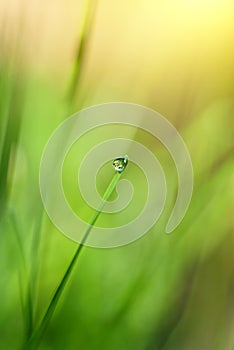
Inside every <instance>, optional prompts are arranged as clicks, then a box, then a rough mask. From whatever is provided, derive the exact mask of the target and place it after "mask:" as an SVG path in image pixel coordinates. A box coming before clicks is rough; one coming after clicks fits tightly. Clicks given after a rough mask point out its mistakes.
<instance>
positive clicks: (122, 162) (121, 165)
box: [112, 156, 128, 173]
mask: <svg viewBox="0 0 234 350" xmlns="http://www.w3.org/2000/svg"><path fill="white" fill-rule="evenodd" d="M127 164H128V156H125V157H119V158H115V159H114V160H113V163H112V166H113V168H114V169H115V171H117V172H118V173H122V171H124V169H125V168H126V166H127Z"/></svg>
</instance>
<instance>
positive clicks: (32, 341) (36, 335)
mask: <svg viewBox="0 0 234 350" xmlns="http://www.w3.org/2000/svg"><path fill="white" fill-rule="evenodd" d="M120 177H121V173H120V172H116V173H115V175H114V177H113V179H112V181H111V182H110V184H109V186H108V187H107V189H106V191H105V193H104V195H103V197H102V201H101V203H100V206H99V208H98V209H97V210H96V211H95V213H94V215H93V217H92V219H91V220H90V223H89V226H88V228H87V230H86V231H85V233H84V236H83V238H82V241H81V243H80V245H79V246H78V248H77V250H76V252H75V254H74V256H73V258H72V260H71V262H70V264H69V265H68V268H67V270H66V272H65V274H64V276H63V278H62V280H61V281H60V283H59V285H58V287H57V289H56V291H55V293H54V295H53V297H52V299H51V301H50V303H49V306H48V308H47V310H46V312H45V314H44V316H43V318H42V320H41V321H40V324H39V326H38V327H37V328H36V329H35V331H34V332H33V333H32V335H31V337H30V338H29V340H28V341H27V342H26V344H25V345H24V347H23V349H25V350H26V349H27V350H29V349H30V350H32V349H36V348H37V346H38V345H39V342H40V339H41V337H42V335H43V333H44V331H45V329H46V326H47V325H48V323H49V321H50V319H51V317H52V315H53V313H54V310H55V308H56V306H57V304H58V302H59V300H60V297H61V294H62V292H63V290H64V288H65V286H66V284H67V282H68V280H69V277H70V275H71V273H72V271H73V269H74V267H75V264H76V262H77V260H78V258H79V256H80V253H81V251H82V249H83V247H84V243H85V242H86V240H87V238H88V235H89V233H90V231H91V230H92V228H93V226H94V224H95V222H96V221H97V219H98V217H99V216H100V214H101V213H102V210H103V207H104V205H105V203H106V201H107V200H108V198H109V197H110V195H111V194H112V192H113V190H114V189H115V187H116V184H117V183H118V181H119V179H120Z"/></svg>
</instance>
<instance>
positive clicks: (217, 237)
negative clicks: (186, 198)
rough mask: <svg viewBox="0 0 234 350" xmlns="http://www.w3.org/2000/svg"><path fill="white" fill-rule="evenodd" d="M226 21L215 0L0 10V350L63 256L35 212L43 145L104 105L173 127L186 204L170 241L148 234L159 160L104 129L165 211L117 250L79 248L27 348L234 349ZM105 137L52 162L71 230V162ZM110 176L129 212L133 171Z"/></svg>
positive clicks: (64, 244)
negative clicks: (151, 176) (138, 157)
mask: <svg viewBox="0 0 234 350" xmlns="http://www.w3.org/2000/svg"><path fill="white" fill-rule="evenodd" d="M233 15H234V6H233V4H232V2H231V1H228V0H222V1H221V0H213V1H211V0H204V1H201V0H197V1H194V0H191V1H188V0H180V1H172V0H169V1H165V2H162V1H153V0H146V1H143V0H142V1H127V2H126V1H124V0H120V1H118V2H114V1H108V0H99V2H98V3H97V6H96V9H94V8H93V7H92V1H90V2H88V1H84V0H79V1H73V0H72V1H57V2H50V1H48V2H46V1H41V2H38V1H37V2H36V1H35V0H33V1H30V2H29V1H26V2H23V1H18V0H14V1H11V2H7V1H4V0H3V1H2V3H1V4H0V210H1V211H0V276H1V277H0V300H1V307H0V310H1V311H0V347H1V349H18V348H20V345H21V344H22V342H23V340H24V337H25V335H26V334H27V333H29V332H30V330H31V327H32V326H33V325H32V323H33V324H37V323H38V322H39V320H40V318H41V316H42V314H43V313H44V311H45V309H46V307H47V305H48V303H49V302H50V299H51V296H52V294H53V291H54V290H55V288H56V286H57V284H58V282H59V281H60V279H61V278H62V276H63V274H64V272H65V270H66V267H67V265H68V263H69V261H70V259H71V256H72V254H73V252H74V251H75V249H76V244H75V243H74V242H72V241H70V240H68V239H67V238H65V237H64V236H63V235H62V234H61V233H60V232H58V231H57V230H56V229H55V227H54V226H53V225H52V224H51V222H50V221H49V219H48V217H47V216H46V215H45V213H44V209H43V208H42V204H41V199H40V195H39V185H38V170H39V164H40V157H41V154H42V151H43V147H44V145H45V143H46V142H47V140H48V137H49V136H50V134H51V133H52V131H53V130H54V129H55V128H56V127H57V126H58V124H59V123H60V122H61V121H62V120H63V119H65V118H66V117H68V116H69V115H70V113H71V112H75V111H77V110H79V109H81V108H83V107H86V106H90V105H93V104H97V103H103V102H109V101H128V102H135V103H138V104H143V105H146V106H148V107H151V108H153V109H155V110H157V111H158V112H160V113H161V114H162V115H164V116H165V117H167V118H168V120H170V121H171V122H172V123H173V124H174V125H175V126H176V127H177V128H178V130H179V131H180V133H181V135H182V136H183V137H184V140H185V142H186V144H187V146H188V149H189V151H190V154H191V158H192V162H193V166H194V175H195V184H194V195H193V199H192V202H191V205H190V208H189V210H188V213H187V215H186V217H185V218H184V220H183V222H182V223H181V225H180V226H179V227H178V228H177V229H176V231H175V232H174V233H173V234H172V235H169V236H167V235H165V234H163V231H164V227H165V222H166V221H167V218H168V213H169V211H170V207H171V204H172V201H173V199H174V195H175V191H176V170H175V168H174V165H173V163H172V160H171V159H170V157H169V155H168V154H167V151H166V150H165V149H163V148H162V146H161V145H160V144H159V143H157V142H155V140H153V139H152V138H151V136H150V135H147V134H145V133H143V132H141V131H137V132H136V131H134V130H124V129H123V128H122V127H121V126H119V127H118V129H115V131H114V133H115V134H116V132H117V134H119V136H120V137H124V135H125V133H131V134H132V135H133V136H132V137H134V139H135V140H137V141H139V142H142V143H144V144H145V145H146V146H147V147H149V148H150V149H151V150H152V152H153V153H154V154H155V155H157V157H158V158H159V160H160V162H161V164H162V166H163V168H164V170H165V173H166V177H167V181H168V184H169V190H170V191H169V192H170V193H168V200H167V201H168V202H167V204H168V205H167V207H168V209H167V210H166V211H165V213H163V215H162V217H161V219H160V220H159V222H158V223H157V225H155V227H153V228H152V229H151V231H150V232H149V233H148V234H147V235H145V236H144V237H143V238H141V239H140V240H138V241H136V242H134V243H132V244H130V245H128V246H125V247H122V248H116V249H110V250H104V249H91V248H85V249H84V251H83V253H82V256H81V259H80V260H79V264H78V265H77V267H76V270H75V272H74V273H73V276H72V280H71V281H70V284H69V286H68V288H67V290H66V292H65V293H64V295H63V298H62V301H61V303H60V304H59V307H58V308H57V309H56V312H55V314H54V316H53V319H52V322H51V323H50V325H49V327H48V329H47V331H46V333H45V334H44V336H43V339H42V341H41V344H40V346H39V348H40V349H42V350H46V349H58V350H63V349H69V350H70V349H71V350H73V349H78V348H79V349H85V350H86V349H87V350H96V349H97V350H98V349H107V350H109V349H111V350H115V349H116V350H117V349H121V350H125V349H126V350H129V349H136V350H137V349H139V350H143V349H146V350H153V349H154V350H157V349H162V348H163V349H166V350H176V349H180V350H181V349H186V350H187V349H189V350H193V349H194V350H198V349H199V350H203V349H204V350H207V349H208V350H214V349H217V350H231V349H233V348H234V335H233V328H234V316H233V315H234V310H233V308H234V299H233V291H234V270H233V266H234V255H233V248H234V230H233V229H234V225H233V208H234V206H233V204H234V203H233V198H234V196H233V188H234V186H233V112H234V103H233V101H234V99H233V98H234V95H233V68H234V65H233V59H232V58H233V53H234V52H233V51H234V48H233V34H234V25H233ZM81 44H82V45H81ZM80 45H81V46H80ZM112 134H113V130H111V128H109V127H105V128H103V130H102V131H99V130H97V131H96V132H94V133H93V134H92V135H87V136H86V137H85V138H84V139H83V140H81V144H77V145H75V148H74V150H73V151H72V152H73V158H71V159H69V158H68V159H67V160H66V162H65V165H66V166H67V168H66V169H65V171H64V185H65V187H66V194H67V196H68V197H69V199H70V201H71V203H72V204H73V206H74V210H77V211H79V208H80V211H81V214H82V215H83V216H84V217H85V218H86V219H88V218H89V213H90V211H89V208H87V207H85V206H84V205H83V203H82V202H81V198H80V197H79V196H77V195H76V192H75V186H76V184H75V182H74V181H76V179H75V170H74V163H73V160H74V159H75V157H76V158H77V162H78V163H79V162H80V161H81V160H82V157H83V155H84V154H85V153H86V152H87V150H88V149H90V145H91V142H93V143H94V144H95V143H97V142H100V141H101V140H102V139H103V137H105V135H112ZM112 136H113V135H112ZM71 155H72V154H71ZM114 156H115V154H114ZM106 171H107V172H108V170H106ZM70 174H72V176H70ZM104 174H105V169H104V170H103V177H102V178H101V179H99V180H100V181H99V183H98V188H99V190H100V192H103V191H104V190H105V187H106V186H107V184H108V181H107V178H105V176H104ZM89 176H90V174H89ZM126 177H128V178H129V179H130V180H132V181H134V186H135V189H136V194H135V196H136V197H135V199H137V200H136V201H135V202H134V203H135V204H134V206H133V207H132V210H133V211H134V210H135V211H136V212H138V211H139V208H140V205H141V202H142V201H143V200H144V198H145V197H144V196H145V194H144V193H143V191H142V189H144V188H145V186H146V184H145V183H144V180H145V179H144V177H143V176H142V174H141V172H140V171H139V170H137V169H135V168H134V166H133V165H132V166H129V171H128V172H126ZM139 188H140V190H139ZM77 197H78V200H77ZM76 200H77V201H76ZM125 219H126V218H124V220H125ZM108 220H109V219H108V217H105V216H103V217H102V218H101V221H100V222H101V223H102V224H103V226H105V225H107V224H109V221H108ZM113 220H114V219H113ZM113 224H114V221H113ZM28 290H31V293H29V292H28ZM31 308H32V309H33V320H31V316H32V310H31Z"/></svg>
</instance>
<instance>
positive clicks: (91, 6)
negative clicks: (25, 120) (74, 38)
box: [67, 0, 97, 108]
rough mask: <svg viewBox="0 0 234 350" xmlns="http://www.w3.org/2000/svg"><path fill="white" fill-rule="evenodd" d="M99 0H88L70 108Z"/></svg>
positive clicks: (77, 55) (69, 95) (69, 100)
mask: <svg viewBox="0 0 234 350" xmlns="http://www.w3.org/2000/svg"><path fill="white" fill-rule="evenodd" d="M96 5H97V0H88V4H87V8H86V14H85V19H84V23H83V27H82V30H81V38H80V42H79V45H78V48H77V52H76V58H75V62H74V66H73V71H72V75H71V80H70V85H69V88H68V95H67V97H68V104H69V108H71V107H72V104H73V101H74V97H75V94H76V91H77V87H78V83H79V80H80V76H81V68H82V66H83V62H84V56H85V52H86V48H87V43H88V39H89V34H90V32H91V27H92V24H93V19H94V15H95V12H96Z"/></svg>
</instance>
